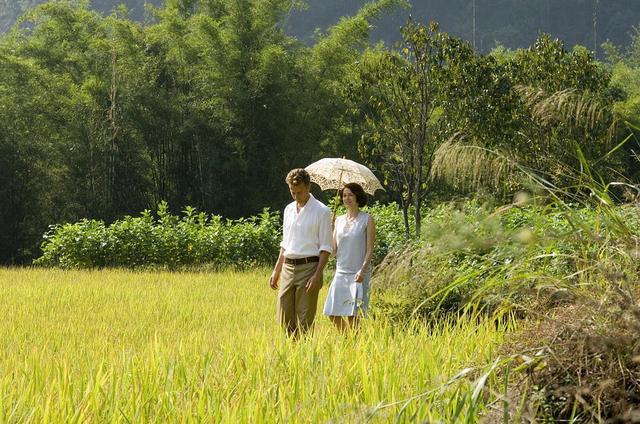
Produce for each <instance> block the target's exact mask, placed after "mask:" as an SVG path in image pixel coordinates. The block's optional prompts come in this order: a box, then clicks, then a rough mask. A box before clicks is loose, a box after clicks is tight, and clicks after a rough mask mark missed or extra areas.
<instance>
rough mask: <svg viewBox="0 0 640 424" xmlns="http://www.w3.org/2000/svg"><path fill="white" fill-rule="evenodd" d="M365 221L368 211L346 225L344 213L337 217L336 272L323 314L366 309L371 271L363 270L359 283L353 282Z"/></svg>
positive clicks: (363, 243)
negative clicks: (363, 274)
mask: <svg viewBox="0 0 640 424" xmlns="http://www.w3.org/2000/svg"><path fill="white" fill-rule="evenodd" d="M368 223H369V214H367V213H364V212H360V213H359V214H358V216H357V217H356V219H355V220H354V222H353V223H352V224H351V225H347V216H346V215H341V216H339V217H338V218H336V224H335V225H336V243H337V245H338V246H337V247H338V249H337V254H336V274H335V276H334V277H333V281H332V282H331V286H329V293H328V295H327V300H326V301H325V303H324V314H325V315H333V316H343V317H344V316H353V315H356V314H357V315H360V314H366V312H367V308H368V306H369V280H370V279H371V272H370V271H369V272H367V273H366V274H365V276H364V281H362V282H361V283H356V282H355V277H356V273H357V272H358V270H360V268H361V267H362V263H363V262H364V258H365V255H366V253H367V224H368Z"/></svg>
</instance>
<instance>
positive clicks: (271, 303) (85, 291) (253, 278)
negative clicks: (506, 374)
mask: <svg viewBox="0 0 640 424" xmlns="http://www.w3.org/2000/svg"><path fill="white" fill-rule="evenodd" d="M267 275H268V273H267V271H266V270H265V271H253V272H247V273H232V272H227V273H219V274H206V273H183V274H171V273H134V272H125V271H116V270H113V271H93V272H90V271H61V270H26V269H4V270H0V291H1V292H2V293H3V295H2V297H0V310H1V311H3V312H2V313H3V320H2V321H1V322H0V422H9V423H15V422H176V421H180V422H234V423H235V422H360V421H372V422H387V421H389V420H394V419H398V421H400V422H404V421H409V420H410V419H417V420H420V421H423V420H429V421H432V420H443V421H445V422H450V421H452V420H457V421H467V422H475V421H476V420H477V418H478V414H479V413H481V411H482V409H483V408H482V405H483V404H484V402H485V398H486V396H485V392H486V388H487V387H488V386H489V385H490V384H494V382H493V381H492V378H493V377H489V381H486V378H485V379H483V377H486V376H488V374H485V370H486V369H488V367H490V366H491V364H492V363H493V358H494V356H495V355H496V353H495V352H496V348H497V346H498V345H499V344H500V343H501V342H502V341H503V337H504V334H505V326H504V325H498V326H496V324H495V323H494V322H491V321H479V322H478V321H470V320H466V319H461V320H457V321H454V320H449V321H448V322H445V323H441V324H438V325H434V326H432V327H430V328H427V327H425V326H423V325H415V326H411V325H410V326H408V327H407V328H404V329H400V328H398V327H397V326H392V325H390V324H389V323H388V322H386V321H385V320H384V319H381V318H372V319H368V320H366V322H365V323H364V325H363V326H362V328H361V330H360V332H359V333H357V334H353V335H350V336H347V337H345V336H343V335H341V334H339V333H338V332H337V331H334V329H333V328H331V326H330V324H329V323H328V321H327V320H324V319H322V318H321V317H318V325H317V326H316V331H315V333H314V334H313V335H312V336H311V337H308V338H305V339H303V340H301V341H299V342H294V341H291V340H288V339H287V338H286V337H285V336H284V335H283V332H282V331H281V329H280V328H279V327H278V325H277V323H276V322H275V294H274V293H273V292H272V291H270V290H269V289H268V288H267V284H266V281H267ZM324 294H325V292H324V291H323V292H322V294H321V299H322V298H324ZM468 368H470V369H468ZM461 371H462V373H461Z"/></svg>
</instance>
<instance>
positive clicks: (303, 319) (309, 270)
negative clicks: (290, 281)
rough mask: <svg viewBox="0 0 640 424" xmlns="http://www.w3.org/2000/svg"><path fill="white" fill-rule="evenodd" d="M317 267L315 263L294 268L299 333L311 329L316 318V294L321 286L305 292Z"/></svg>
mask: <svg viewBox="0 0 640 424" xmlns="http://www.w3.org/2000/svg"><path fill="white" fill-rule="evenodd" d="M317 267H318V264H317V263H316V262H313V263H309V264H304V265H297V266H296V274H297V275H296V279H295V281H296V318H297V322H298V330H299V331H300V332H301V333H304V332H306V331H308V330H309V329H310V328H311V326H312V325H313V320H314V319H315V317H316V310H317V308H318V293H319V292H320V287H321V285H319V286H318V287H317V288H315V289H313V290H311V291H310V292H307V288H306V286H307V283H308V282H309V279H310V278H311V277H312V276H313V274H314V273H315V272H316V269H317Z"/></svg>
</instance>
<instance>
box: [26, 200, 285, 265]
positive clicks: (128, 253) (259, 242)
mask: <svg viewBox="0 0 640 424" xmlns="http://www.w3.org/2000/svg"><path fill="white" fill-rule="evenodd" d="M279 241H280V223H279V214H278V213H272V212H270V211H269V210H268V209H265V210H264V211H263V212H262V213H261V214H260V215H258V216H256V217H252V218H249V219H240V220H237V221H231V220H226V221H223V220H222V218H221V217H219V216H215V215H213V216H207V214H205V213H204V212H200V213H198V212H196V210H195V209H194V208H192V207H190V206H188V207H186V208H185V210H184V211H183V216H182V217H179V216H175V215H171V214H170V213H169V211H168V206H167V204H166V203H165V202H162V203H161V204H160V205H159V207H158V211H157V218H154V217H153V216H152V214H151V213H150V212H149V211H144V212H142V214H141V216H139V217H131V216H127V217H125V218H123V219H121V220H118V221H115V222H113V223H112V224H111V225H110V226H108V227H107V226H105V224H104V223H103V222H101V221H96V220H86V219H85V220H82V221H80V222H77V223H75V224H63V225H56V226H53V227H51V228H50V230H49V231H48V232H47V233H46V234H45V235H44V240H43V243H42V252H43V254H42V256H41V257H40V258H38V259H36V260H35V261H34V263H35V264H36V265H41V266H58V267H62V268H101V267H122V268H141V267H145V268H167V269H178V268H187V267H197V266H203V265H206V266H209V267H213V268H226V267H234V268H246V267H249V266H259V265H267V264H270V263H272V262H273V261H274V260H275V258H276V257H277V255H278V250H279Z"/></svg>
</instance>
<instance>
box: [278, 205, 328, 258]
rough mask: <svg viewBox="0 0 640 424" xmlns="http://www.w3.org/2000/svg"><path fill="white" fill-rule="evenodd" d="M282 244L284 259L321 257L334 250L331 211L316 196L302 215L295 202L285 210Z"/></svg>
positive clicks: (303, 210) (303, 209) (304, 208)
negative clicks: (323, 253)
mask: <svg viewBox="0 0 640 424" xmlns="http://www.w3.org/2000/svg"><path fill="white" fill-rule="evenodd" d="M283 221H284V222H283V225H282V242H281V243H280V247H282V248H283V249H284V256H285V257H286V258H289V259H298V258H306V257H308V256H318V255H319V254H320V252H321V251H325V252H329V253H331V251H332V244H333V236H332V234H331V209H329V208H328V207H326V206H325V205H323V204H322V203H321V202H320V201H318V200H317V199H316V198H315V197H313V194H309V200H308V201H307V203H306V204H305V205H304V207H303V208H302V209H300V212H298V210H297V207H296V202H295V201H293V202H291V203H289V204H288V205H287V207H286V208H285V209H284V219H283Z"/></svg>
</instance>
